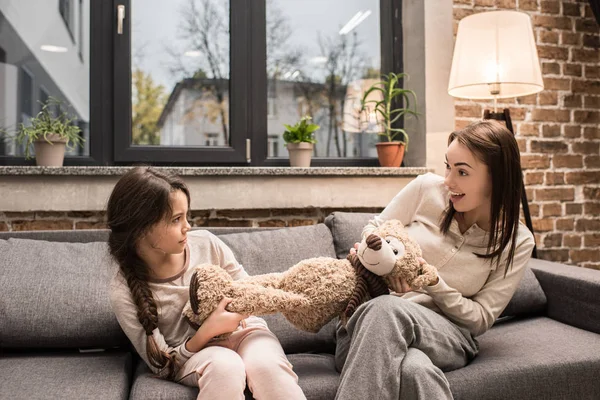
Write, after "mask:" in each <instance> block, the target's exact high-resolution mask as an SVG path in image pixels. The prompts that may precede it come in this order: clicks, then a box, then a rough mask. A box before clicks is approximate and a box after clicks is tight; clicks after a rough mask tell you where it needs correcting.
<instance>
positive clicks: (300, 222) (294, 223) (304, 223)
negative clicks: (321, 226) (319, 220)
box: [288, 219, 315, 226]
mask: <svg viewBox="0 0 600 400" xmlns="http://www.w3.org/2000/svg"><path fill="white" fill-rule="evenodd" d="M308 225H315V221H314V220H312V219H292V220H290V221H288V226H308Z"/></svg>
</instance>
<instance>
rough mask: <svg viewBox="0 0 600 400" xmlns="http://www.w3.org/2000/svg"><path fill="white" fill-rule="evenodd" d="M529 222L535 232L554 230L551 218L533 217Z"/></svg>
mask: <svg viewBox="0 0 600 400" xmlns="http://www.w3.org/2000/svg"><path fill="white" fill-rule="evenodd" d="M531 224H532V225H533V230H534V231H536V232H549V231H553V230H554V220H553V219H551V218H544V219H535V218H533V219H532V220H531Z"/></svg>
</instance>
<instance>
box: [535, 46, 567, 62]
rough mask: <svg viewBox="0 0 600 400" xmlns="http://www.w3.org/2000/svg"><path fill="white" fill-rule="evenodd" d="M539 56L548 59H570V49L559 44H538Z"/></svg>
mask: <svg viewBox="0 0 600 400" xmlns="http://www.w3.org/2000/svg"><path fill="white" fill-rule="evenodd" d="M537 50H538V56H539V57H540V58H541V59H546V60H565V61H566V60H568V59H569V49H567V48H564V47H558V46H545V45H538V46H537Z"/></svg>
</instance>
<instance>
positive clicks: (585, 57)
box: [563, 49, 600, 63]
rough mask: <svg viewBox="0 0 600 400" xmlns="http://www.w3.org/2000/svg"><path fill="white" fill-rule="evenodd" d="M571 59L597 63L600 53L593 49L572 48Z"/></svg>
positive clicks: (599, 60)
mask: <svg viewBox="0 0 600 400" xmlns="http://www.w3.org/2000/svg"><path fill="white" fill-rule="evenodd" d="M563 60H564V59H563ZM571 61H580V62H584V63H598V62H600V54H599V53H598V51H597V50H595V49H573V50H572V52H571Z"/></svg>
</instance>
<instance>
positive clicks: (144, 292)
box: [107, 167, 190, 379]
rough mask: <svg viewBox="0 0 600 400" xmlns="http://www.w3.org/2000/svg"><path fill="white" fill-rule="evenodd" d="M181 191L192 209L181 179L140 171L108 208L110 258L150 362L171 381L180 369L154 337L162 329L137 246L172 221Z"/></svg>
mask: <svg viewBox="0 0 600 400" xmlns="http://www.w3.org/2000/svg"><path fill="white" fill-rule="evenodd" d="M177 190H181V191H182V192H183V193H185V195H186V197H187V199H188V206H189V203H190V193H189V190H188V188H187V186H186V185H185V183H183V181H182V180H181V179H179V178H178V177H175V176H170V175H167V174H163V173H161V172H159V171H157V170H155V169H152V168H149V167H136V168H133V169H131V170H130V171H128V172H127V173H126V174H125V175H123V177H122V178H121V179H119V181H118V182H117V184H116V185H115V187H114V189H113V191H112V193H111V195H110V198H109V200H108V206H107V222H108V227H109V228H110V234H109V238H108V246H109V250H110V254H111V255H112V257H113V258H114V259H115V260H116V262H117V263H118V264H119V268H120V270H121V272H122V273H123V276H124V277H125V279H126V281H127V285H128V286H129V290H130V291H131V295H132V297H133V300H134V302H135V304H136V306H137V316H138V320H139V321H140V324H142V327H143V328H144V331H145V332H146V335H147V338H146V340H147V342H146V352H147V356H148V360H149V362H150V364H152V366H154V367H155V368H158V369H161V370H162V369H163V368H165V367H166V368H167V371H168V378H169V379H173V377H174V376H175V374H176V373H177V369H178V365H177V362H176V360H175V357H174V355H171V354H168V353H165V352H163V351H161V350H160V349H159V347H158V345H157V343H156V341H155V340H154V337H153V336H152V332H153V331H154V330H155V329H156V328H157V327H158V313H157V310H156V302H155V300H154V298H153V296H152V292H151V291H150V287H149V286H148V276H149V267H148V265H147V264H146V263H145V262H144V261H143V260H142V259H141V258H140V256H139V255H138V253H137V244H138V241H139V239H140V238H142V237H143V236H144V235H145V234H146V233H148V232H149V231H150V229H151V228H152V227H153V226H154V225H155V224H156V223H158V222H160V221H162V220H165V219H166V218H170V216H171V215H172V213H173V210H172V208H171V204H170V202H169V195H170V194H171V193H173V192H175V191H177Z"/></svg>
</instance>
